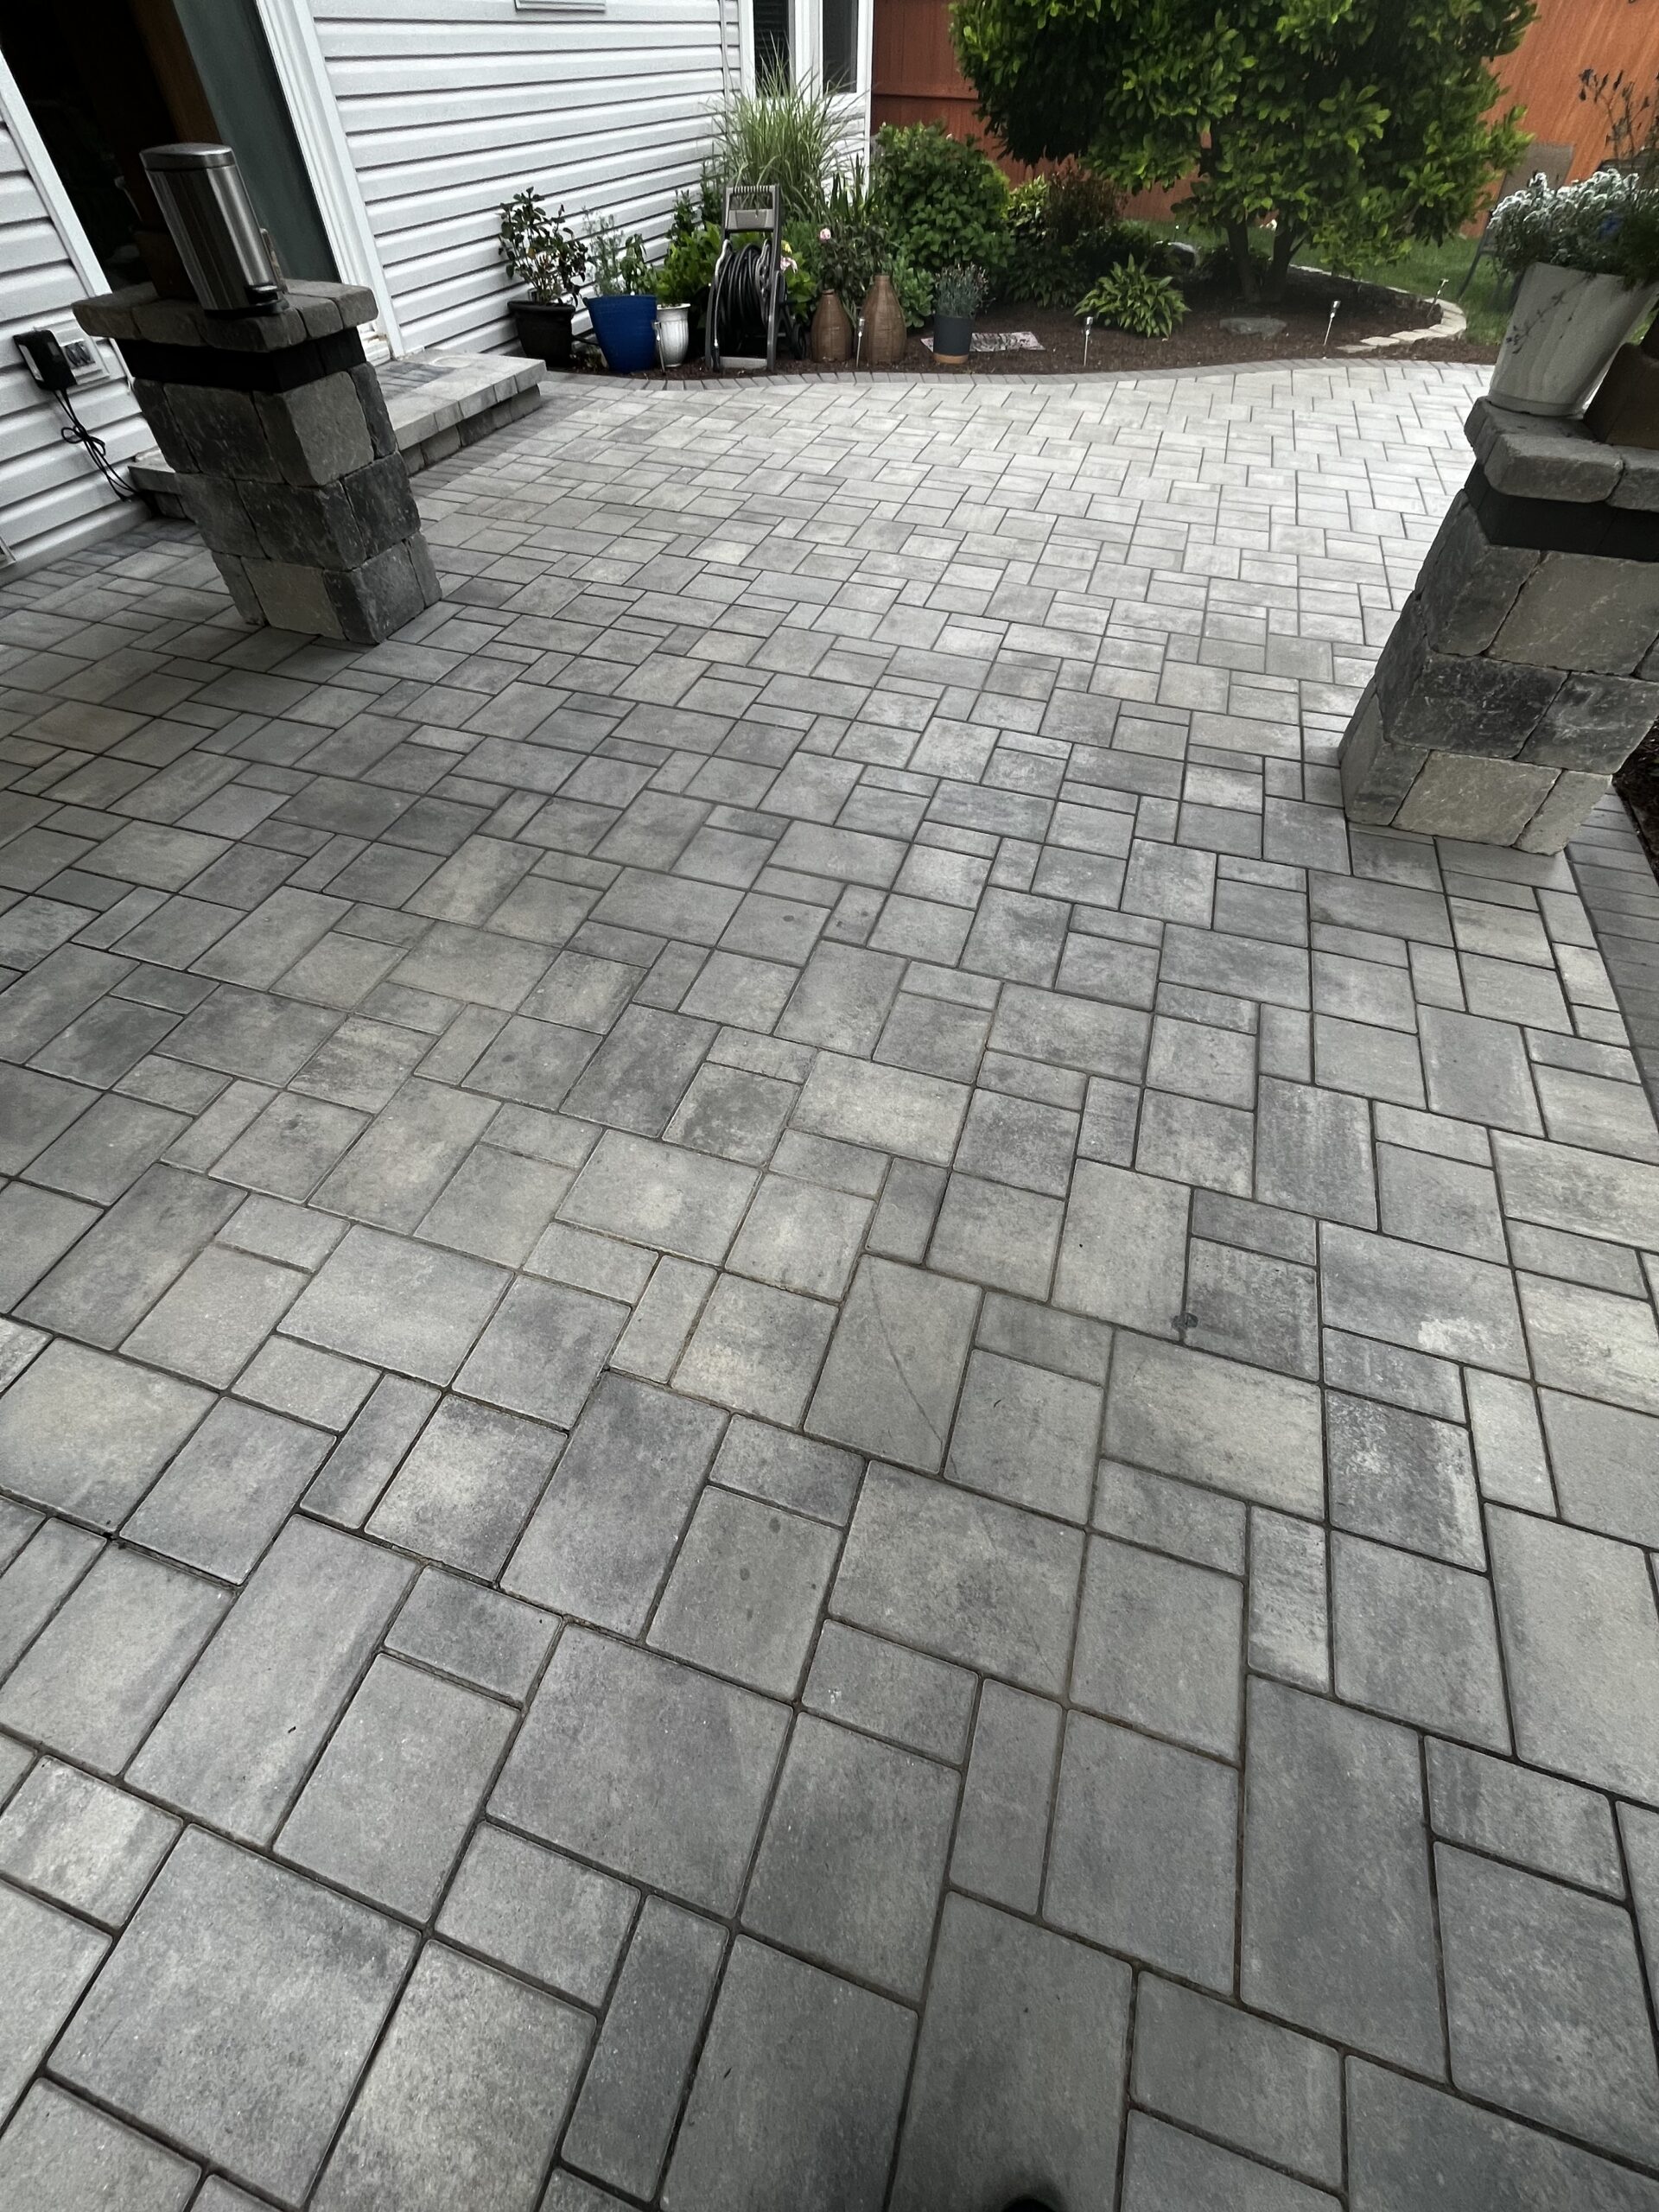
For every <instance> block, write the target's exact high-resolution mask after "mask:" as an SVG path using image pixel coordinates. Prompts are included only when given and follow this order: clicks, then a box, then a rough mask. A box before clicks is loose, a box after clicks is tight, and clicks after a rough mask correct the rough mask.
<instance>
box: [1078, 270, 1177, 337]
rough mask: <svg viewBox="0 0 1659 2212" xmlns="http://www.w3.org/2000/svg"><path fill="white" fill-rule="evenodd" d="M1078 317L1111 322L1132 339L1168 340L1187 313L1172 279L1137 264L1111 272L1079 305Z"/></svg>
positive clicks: (1085, 294) (1108, 271)
mask: <svg viewBox="0 0 1659 2212" xmlns="http://www.w3.org/2000/svg"><path fill="white" fill-rule="evenodd" d="M1077 313H1078V314H1079V315H1093V316H1094V318H1095V320H1096V321H1097V322H1109V323H1110V324H1111V325H1112V326H1113V327H1114V328H1115V329H1117V330H1126V331H1128V334H1129V335H1130V337H1132V338H1167V337H1168V335H1169V334H1170V332H1171V331H1172V330H1173V329H1174V327H1175V326H1176V324H1177V323H1178V322H1179V321H1180V320H1181V317H1182V316H1183V315H1185V313H1186V302H1185V300H1184V299H1183V298H1182V296H1181V290H1180V287H1179V284H1177V283H1176V282H1175V280H1174V278H1173V277H1160V276H1157V275H1155V274H1154V271H1153V270H1150V269H1147V268H1145V267H1143V266H1142V264H1141V263H1140V262H1138V261H1134V260H1130V261H1125V262H1122V263H1120V264H1119V265H1118V266H1117V267H1116V269H1109V270H1107V272H1106V274H1105V275H1104V276H1103V277H1102V278H1101V279H1100V281H1099V283H1096V284H1095V285H1092V286H1091V287H1090V289H1089V290H1088V291H1086V292H1085V293H1084V296H1083V297H1082V298H1081V299H1080V300H1079V301H1078V302H1077Z"/></svg>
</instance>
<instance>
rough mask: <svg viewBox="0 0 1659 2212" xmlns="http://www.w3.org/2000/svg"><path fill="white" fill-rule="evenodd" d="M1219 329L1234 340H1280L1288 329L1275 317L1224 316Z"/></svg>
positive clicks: (1284, 323) (1283, 322)
mask: <svg viewBox="0 0 1659 2212" xmlns="http://www.w3.org/2000/svg"><path fill="white" fill-rule="evenodd" d="M1221 327H1222V328H1223V329H1224V330H1225V331H1227V332H1229V333H1230V335H1231V336H1233V337H1235V338H1282V337H1283V336H1284V334H1285V333H1286V331H1287V329H1288V328H1289V327H1290V326H1289V324H1288V323H1287V322H1285V321H1281V318H1280V317H1279V316H1278V315H1223V317H1222V318H1221Z"/></svg>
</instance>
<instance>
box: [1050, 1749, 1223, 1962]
mask: <svg viewBox="0 0 1659 2212" xmlns="http://www.w3.org/2000/svg"><path fill="white" fill-rule="evenodd" d="M1237 1827H1238V1779H1237V1777H1236V1775H1235V1774H1234V1772H1233V1771H1232V1770H1231V1768H1230V1767H1224V1766H1218V1765H1217V1764H1216V1763H1215V1761H1214V1760H1212V1759H1205V1758H1199V1757H1198V1755H1197V1753H1195V1752H1192V1751H1180V1750H1178V1749H1177V1748H1176V1746H1175V1745H1173V1744H1160V1743H1155V1742H1154V1741H1152V1740H1151V1739H1150V1738H1147V1737H1145V1736H1135V1735H1131V1734H1130V1733H1129V1732H1128V1730H1127V1729H1123V1728H1116V1727H1110V1726H1108V1725H1107V1724H1106V1723H1105V1722H1104V1721H1100V1720H1093V1719H1090V1718H1089V1717H1088V1716H1087V1715H1086V1714H1084V1713H1073V1714H1072V1715H1071V1717H1070V1719H1068V1721H1067V1723H1066V1729H1065V1751H1064V1752H1063V1754H1062V1756H1061V1759H1060V1786H1059V1795H1058V1798H1057V1800H1056V1802H1055V1808H1054V1836H1053V1841H1052V1846H1051V1847H1050V1853H1049V1864H1048V1879H1047V1882H1046V1885H1045V1886H1044V1891H1043V1917H1044V1918H1045V1919H1046V1920H1047V1921H1049V1922H1050V1923H1052V1925H1053V1926H1055V1927H1057V1928H1061V1929H1065V1930H1066V1931H1067V1932H1068V1933H1070V1934H1072V1935H1077V1936H1087V1937H1088V1938H1089V1939H1090V1941H1091V1942H1096V1943H1103V1944H1105V1945H1106V1946H1107V1947H1108V1948H1109V1949H1111V1950H1115V1951H1122V1952H1125V1953H1127V1954H1128V1956H1129V1957H1131V1958H1134V1959H1142V1960H1144V1961H1146V1962H1147V1965H1149V1966H1155V1967H1165V1968H1166V1970H1167V1971H1169V1972H1170V1973H1172V1974H1181V1975H1183V1976H1184V1977H1185V1979H1187V1980H1190V1981H1196V1982H1198V1983H1199V1984H1200V1985H1201V1986H1205V1987H1206V1988H1210V1989H1222V1990H1225V1989H1230V1988H1231V1986H1232V1980H1233V1911H1234V1890H1235V1883H1236V1857H1237V1848H1238V1845H1237Z"/></svg>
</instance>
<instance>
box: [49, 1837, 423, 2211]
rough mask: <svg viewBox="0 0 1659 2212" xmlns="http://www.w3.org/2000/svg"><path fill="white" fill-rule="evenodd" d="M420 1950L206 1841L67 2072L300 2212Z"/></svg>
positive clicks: (122, 1960)
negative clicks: (409, 1965) (412, 1957)
mask: <svg viewBox="0 0 1659 2212" xmlns="http://www.w3.org/2000/svg"><path fill="white" fill-rule="evenodd" d="M414 1947H415V1938H414V1936H412V1935H411V1934H410V1932H409V1931H408V1930H406V1929H401V1928H398V1927H397V1926H396V1925H395V1924H394V1923H392V1922H391V1921H388V1920H385V1919H383V1918H382V1917H381V1916H380V1915H379V1914H378V1913H374V1912H371V1911H369V1910H368V1909H367V1908H366V1907H365V1906H364V1905H359V1904H353V1903H351V1902H350V1901H349V1900H347V1899H346V1898H344V1897H337V1896H334V1894H332V1893H331V1892H330V1891H327V1890H323V1889H321V1888H319V1887H318V1886H317V1885H316V1884H315V1883H313V1882H308V1881H305V1880H303V1879H302V1878H301V1877H300V1876H299V1875H297V1874H292V1873H289V1872H285V1871H283V1869H282V1868H280V1867H277V1866H270V1864H269V1863H268V1862H266V1861H264V1860H263V1859H257V1858H254V1857H252V1856H251V1854H250V1853H247V1852H245V1851H240V1850H238V1849H237V1848H235V1847H233V1846H232V1845H230V1844H227V1843H224V1842H221V1841H220V1840H219V1839H218V1838H217V1837H214V1836H210V1835H207V1834H203V1833H202V1832H201V1831H200V1830H197V1829H193V1830H191V1831H190V1832H189V1834H187V1835H186V1836H185V1837H184V1838H183V1839H182V1840H181V1842H180V1844H179V1845H178V1847H177V1848H176V1849H175V1851H174V1853H173V1854H172V1856H171V1858H170V1859H168V1863H167V1865H166V1866H165V1867H164V1868H163V1869H162V1872H161V1874H160V1875H159V1876H158V1877H157V1878H156V1882H155V1885H153V1887H152V1888H151V1890H150V1891H149V1895H148V1896H147V1897H145V1899H144V1902H143V1904H142V1905H141V1906H140V1907H139V1910H138V1911H137V1914H136V1915H135V1916H134V1917H133V1919H132V1922H131V1923H130V1926H129V1927H128V1929H127V1931H126V1934H125V1935H124V1936H123V1937H122V1938H121V1942H120V1943H119V1945H118V1948H117V1952H116V1955H115V1956H114V1957H113V1958H112V1959H111V1961H110V1965H109V1967H108V1968H107V1969H106V1971H105V1973H103V1974H100V1975H99V1979H98V1984H97V1986H96V1988H95V1989H94V1990H93V1992H92V1996H91V1998H90V1999H89V2000H88V2001H87V2002H86V2004H84V2005H82V2006H81V2008H80V2010H79V2012H78V2013H77V2014H76V2016H75V2018H74V2021H73V2024H72V2026H71V2028H70V2031H69V2032H68V2034H67V2036H66V2037H64V2038H63V2040H62V2042H61V2043H60V2044H59V2046H58V2049H57V2053H56V2056H55V2059H54V2068H55V2070H56V2071H57V2073H58V2074H59V2075H60V2076H61V2077H62V2079H63V2080H64V2081H66V2082H68V2083H69V2084H70V2085H71V2086H72V2087H73V2088H79V2089H84V2090H85V2091H86V2093H87V2094H89V2095H91V2096H93V2097H96V2098H98V2099H99V2101H101V2102H102V2103H104V2104H105V2105H108V2106H110V2107H113V2108H114V2109H115V2110H116V2111H118V2112H119V2113H124V2114H125V2116H126V2117H127V2118H129V2119H130V2120H136V2121H137V2123H138V2125H139V2126H150V2127H154V2128H156V2130H158V2131H159V2132H160V2133H162V2134H163V2135H164V2136H166V2137H167V2138H168V2139H169V2140H171V2141H173V2142H175V2143H177V2144H181V2145H183V2146H184V2147H185V2148H187V2149H188V2150H189V2151H192V2152H194V2153H195V2154H196V2156H197V2157H199V2158H207V2159H211V2160H212V2161H213V2163H214V2164H218V2165H223V2166H224V2167H225V2168H226V2170H227V2171H229V2172H230V2173H232V2175H234V2176H235V2177H237V2178H238V2180H241V2181H245V2182H246V2183H249V2185H250V2186H251V2187H252V2188H254V2189H258V2190H266V2191H269V2192H270V2194H271V2195H273V2196H275V2197H276V2198H277V2202H279V2203H282V2204H285V2205H297V2204H299V2203H300V2202H301V2201H302V2198H303V2197H304V2196H305V2194H306V2192H307V2190H308V2189H309V2187H310V2185H311V2183H312V2182H313V2180H314V2179H315V2176H316V2171H317V2169H318V2167H319V2166H320V2165H321V2163H322V2159H323V2157H324V2154H325V2153H326V2152H327V2148H328V2143H329V2139H330V2138H331V2136H332V2135H333V2133H334V2127H335V2126H336V2124H337V2122H338V2120H339V2119H340V2114H341V2113H342V2112H343V2111H344V2110H345V2108H346V2104H347V2102H348V2101H349V2100H350V2098H351V2094H352V2092H353V2088H354V2087H355V2085H356V2082H357V2077H358V2074H359V2070H360V2069H361V2068H362V2066H363V2064H364V2063H365V2060H366V2059H367V2057H368V2055H369V2052H370V2050H371V2048H372V2045H373V2043H374V2039H375V2037H376V2036H377V2034H378V2031H379V2029H380V2026H381V2024H382V2022H383V2021H384V2020H385V2017H386V2014H387V2013H388V2012H390V2011H391V2005H392V2001H393V1999H394V1998H395V1997H396V1995H397V1985H398V1983H399V1981H400V1980H402V1978H403V1974H404V1968H405V1967H406V1965H407V1963H408V1961H409V1957H410V1953H411V1951H412V1950H413V1949H414ZM279 2022H280V2023H282V2024H283V2025H282V2026H281V2027H280V2028H279V2027H278V2025H277V2023H279ZM152 2036H154V2037H156V2041H155V2042H153V2043H152V2042H151V2040H150V2038H151V2037H152Z"/></svg>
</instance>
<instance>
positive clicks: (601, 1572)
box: [502, 1376, 721, 1636]
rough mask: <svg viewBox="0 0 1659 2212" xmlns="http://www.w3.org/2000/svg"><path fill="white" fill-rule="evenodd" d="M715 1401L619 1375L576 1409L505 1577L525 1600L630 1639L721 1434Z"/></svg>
mask: <svg viewBox="0 0 1659 2212" xmlns="http://www.w3.org/2000/svg"><path fill="white" fill-rule="evenodd" d="M720 1434H721V1415H720V1414H718V1413H716V1412H715V1410H714V1409H713V1408H710V1407H708V1406H699V1405H696V1404H693V1403H692V1402H690V1400H689V1399H685V1398H677V1397H672V1396H671V1395H669V1394H668V1393H667V1392H666V1391H664V1390H655V1389H651V1388H649V1387H648V1386H647V1385H645V1384H644V1383H634V1382H631V1381H626V1380H624V1379H622V1378H621V1377H620V1376H613V1377H611V1378H608V1379H607V1381H606V1382H605V1383H603V1384H602V1385H601V1388H600V1389H599V1390H598V1391H597V1392H596V1394H595V1395H594V1399H593V1401H592V1402H591V1403H590V1404H589V1406H588V1411H587V1412H586V1414H584V1415H583V1416H582V1421H581V1422H580V1424H579V1425H578V1427H577V1428H576V1430H575V1433H574V1435H573V1436H572V1437H571V1440H570V1442H569V1445H568V1446H566V1447H565V1451H564V1454H563V1458H562V1459H561V1460H560V1462H559V1465H558V1467H557V1469H556V1471H555V1473H554V1476H553V1479H552V1481H551V1482H550V1484H548V1487H547V1490H546V1491H545V1493H544V1495H543V1498H542V1501H541V1503H540V1504H539V1505H538V1506H537V1509H536V1511H535V1513H534V1514H533V1515H532V1516H531V1521H530V1524H529V1526H528V1527H527V1528H526V1529H525V1530H524V1535H523V1536H522V1537H521V1538H520V1540H519V1542H518V1548H517V1549H516V1550H515V1551H514V1553H513V1555H512V1559H511V1560H510V1561H509V1562H508V1564H507V1567H506V1571H505V1574H504V1575H503V1577H502V1585H503V1587H504V1588H505V1589H506V1590H509V1591H511V1592H513V1593H514V1594H515V1595H516V1596H518V1597H520V1598H527V1599H530V1600H531V1603H532V1604H535V1605H548V1606H551V1607H553V1608H554V1609H555V1610H556V1611H559V1612H564V1613H574V1614H575V1616H576V1617H577V1618H579V1619H582V1620H588V1621H595V1622H597V1623H598V1624H600V1626H601V1627H603V1628H610V1629H613V1630H616V1631H617V1632H618V1633H619V1634H621V1635H626V1636H638V1635H639V1632H640V1631H641V1630H642V1629H643V1628H644V1627H645V1623H646V1621H647V1620H648V1619H649V1618H650V1617H651V1610H652V1605H653V1604H654V1602H655V1600H656V1597H657V1593H658V1590H659V1589H660V1588H661V1586H662V1583H663V1580H664V1576H665V1575H666V1573H667V1572H668V1568H669V1565H670V1562H671V1560H672V1559H673V1556H674V1554H675V1551H676V1549H677V1546H678V1544H679V1541H680V1537H681V1535H682V1533H683V1530H684V1528H685V1524H686V1522H688V1521H689V1520H690V1516H691V1510H692V1507H693V1505H694V1503H696V1496H697V1491H698V1489H699V1486H700V1485H701V1484H702V1478H703V1477H704V1476H705V1475H706V1474H707V1472H708V1470H709V1461H710V1459H712V1458H713V1456H714V1452H715V1445H716V1444H717V1443H718V1442H719V1440H720Z"/></svg>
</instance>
